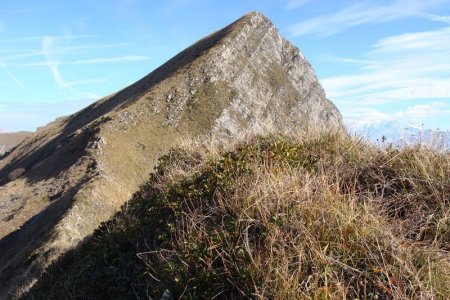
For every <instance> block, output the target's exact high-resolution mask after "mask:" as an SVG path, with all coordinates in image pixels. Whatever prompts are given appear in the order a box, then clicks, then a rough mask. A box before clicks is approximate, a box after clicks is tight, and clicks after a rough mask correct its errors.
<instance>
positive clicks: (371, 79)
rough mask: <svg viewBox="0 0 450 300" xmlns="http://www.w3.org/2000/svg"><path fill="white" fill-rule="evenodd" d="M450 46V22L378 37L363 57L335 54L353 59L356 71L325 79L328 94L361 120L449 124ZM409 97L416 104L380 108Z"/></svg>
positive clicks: (350, 117)
mask: <svg viewBox="0 0 450 300" xmlns="http://www.w3.org/2000/svg"><path fill="white" fill-rule="evenodd" d="M449 51H450V28H442V29H437V30H433V31H424V32H415V33H407V34H401V35H396V36H391V37H387V38H384V39H382V40H379V41H378V42H376V43H375V44H374V45H373V48H372V50H371V51H369V52H367V53H366V54H365V55H364V56H363V58H362V59H346V58H337V59H336V58H331V59H333V60H335V61H339V62H341V63H348V64H352V68H350V69H351V70H352V72H353V73H352V74H351V75H349V74H343V75H340V76H333V77H328V78H323V79H322V80H321V81H322V84H323V86H324V88H325V90H326V92H327V96H328V97H329V98H330V99H333V100H334V101H335V102H336V103H337V104H338V106H340V107H342V108H352V109H351V110H349V109H347V111H345V110H344V109H343V114H344V118H347V119H348V122H350V123H353V124H355V125H356V126H363V125H367V124H370V123H372V124H376V123H383V122H391V121H394V120H397V119H398V120H401V122H403V123H406V122H410V123H413V124H420V123H424V124H435V125H436V127H441V128H442V127H443V126H447V128H448V127H449V126H450V123H449V122H448V121H447V122H446V121H445V120H446V119H447V120H449V119H450V108H449V105H450V60H449V59H448V57H449V56H448V53H449ZM355 70H356V71H357V72H356V74H355V72H354V71H355ZM407 101H414V103H415V104H416V105H415V106H411V107H408V109H406V110H404V111H402V112H399V111H396V112H395V113H384V112H380V111H379V110H378V109H376V107H378V106H379V105H384V106H385V107H386V108H387V111H388V110H389V109H391V110H392V109H394V110H395V107H398V106H397V105H398V104H399V103H400V102H402V103H403V104H402V106H404V103H405V102H407ZM430 102H431V103H430ZM417 103H419V104H417ZM394 104H395V105H394ZM414 120H419V121H417V122H416V121H414ZM445 123H446V124H445ZM439 124H440V125H439ZM430 126H432V125H430ZM433 126H434V125H433Z"/></svg>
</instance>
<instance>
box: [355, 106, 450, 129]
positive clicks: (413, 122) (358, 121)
mask: <svg viewBox="0 0 450 300" xmlns="http://www.w3.org/2000/svg"><path fill="white" fill-rule="evenodd" d="M346 117H347V118H346V123H347V124H348V125H349V126H350V127H351V128H352V129H354V130H358V129H363V128H367V127H369V126H375V127H376V126H378V125H381V124H386V123H387V124H389V123H395V124H396V125H398V126H400V125H402V126H408V127H420V126H421V124H425V125H426V126H428V127H430V125H432V124H431V123H430V122H429V120H430V118H441V119H450V104H449V103H446V102H431V103H427V104H417V105H413V106H409V107H407V108H406V109H404V110H400V111H393V112H389V113H386V112H381V111H379V110H378V109H376V108H373V107H358V108H354V109H350V110H349V111H348V112H347V113H346Z"/></svg>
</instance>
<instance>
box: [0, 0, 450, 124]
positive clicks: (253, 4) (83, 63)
mask: <svg viewBox="0 0 450 300" xmlns="http://www.w3.org/2000/svg"><path fill="white" fill-rule="evenodd" d="M255 10H256V11H260V12H262V13H264V14H265V15H266V16H268V17H269V18H270V19H271V20H272V21H273V22H274V23H275V25H276V26H277V27H278V28H279V30H280V31H281V33H282V34H283V35H284V36H285V37H286V38H287V39H289V40H290V41H292V42H293V43H294V44H295V45H297V46H298V47H299V48H300V50H301V51H302V52H303V53H304V54H305V56H306V58H307V59H308V60H309V61H310V63H311V64H312V65H313V67H314V69H315V71H316V73H317V75H318V77H319V79H320V80H321V82H322V84H323V86H324V88H325V91H326V93H327V96H328V98H330V99H331V100H332V101H334V103H336V105H337V106H338V108H339V109H340V110H341V112H342V114H343V116H344V120H345V122H346V123H347V124H348V125H349V126H351V127H352V128H355V129H359V130H364V128H367V127H373V126H379V127H380V128H382V127H383V126H400V127H402V126H403V127H405V126H421V124H424V127H425V128H440V129H443V130H450V0H427V1H423V0H389V1H388V0H385V1H373V0H372V1H349V0H339V1H338V0H329V1H325V0H323V1H312V0H278V1H275V0H247V1H242V0H241V1H207V0H166V1H151V0H147V1H146V0H109V1H95V0H78V1H56V0H47V1H46V0H42V1H31V0H22V1H2V2H1V4H0V90H1V92H0V130H6V131H18V130H34V129H35V128H36V127H37V126H42V125H45V124H46V123H48V122H50V121H52V120H53V119H54V118H56V117H58V116H62V115H67V114H70V113H73V112H75V111H77V110H79V109H81V108H82V107H84V106H86V105H88V104H89V103H91V102H92V101H94V100H96V99H98V98H100V97H102V96H106V95H108V94H110V93H112V92H115V91H117V90H119V89H121V88H123V87H125V86H126V85H128V84H130V83H133V82H134V81H136V80H138V79H139V78H141V77H142V76H144V75H146V74H148V73H150V72H151V71H152V70H153V69H155V68H156V67H158V66H159V65H161V64H162V63H164V62H165V61H166V60H168V59H169V58H171V57H172V56H173V55H175V54H176V53H178V52H179V51H181V50H182V49H184V48H185V47H187V46H189V45H190V44H192V43H193V42H195V41H196V40H198V39H200V38H201V37H203V36H204V35H206V34H209V33H210V32H212V31H215V30H217V29H219V28H221V27H223V26H225V25H227V24H229V23H230V22H232V21H234V20H235V19H237V18H239V17H240V16H242V15H244V14H245V13H247V12H250V11H255Z"/></svg>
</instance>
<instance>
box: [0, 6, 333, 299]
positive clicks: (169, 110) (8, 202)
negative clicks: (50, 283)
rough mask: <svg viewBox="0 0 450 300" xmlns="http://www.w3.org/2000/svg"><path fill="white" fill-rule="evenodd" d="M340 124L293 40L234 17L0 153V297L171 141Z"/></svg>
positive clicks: (111, 203) (90, 220) (106, 207)
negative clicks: (122, 85) (118, 88)
mask: <svg viewBox="0 0 450 300" xmlns="http://www.w3.org/2000/svg"><path fill="white" fill-rule="evenodd" d="M340 124H341V117H340V114H339V112H338V110H337V109H336V107H335V106H334V105H333V104H332V103H331V102H330V101H328V100H327V99H326V97H325V93H324V91H323V89H322V87H321V86H320V84H319V82H318V80H317V78H316V76H315V74H314V72H313V70H312V68H311V66H310V65H309V63H308V62H307V61H306V60H305V58H304V57H303V55H302V54H301V53H300V52H299V50H298V49H297V48H296V47H295V46H293V45H292V44H290V43H289V42H288V41H286V40H285V39H284V38H282V37H281V36H280V35H279V33H278V32H277V30H276V28H275V27H274V26H273V24H272V23H271V22H270V21H269V20H268V19H267V18H265V17H264V16H263V15H261V14H259V13H251V14H248V15H246V16H244V17H243V18H241V19H239V20H238V21H236V22H234V23H233V24H231V25H229V26H227V27H225V28H224V29H222V30H220V31H218V32H216V33H213V34H211V35H209V36H207V37H205V38H204V39H202V40H200V41H199V42H197V43H195V44H194V45H192V46H191V47H189V48H187V49H186V50H184V51H182V52H181V53H180V54H178V55H177V56H175V57H174V58H172V59H171V60H169V61H168V62H167V63H165V64H164V65H163V66H161V67H160V68H158V69H156V70H155V71H153V72H152V73H150V74H149V75H148V76H146V77H144V78H143V79H141V80H139V81H138V82H136V83H135V84H133V85H131V86H129V87H127V88H125V89H123V90H121V91H119V92H118V93H116V94H113V95H110V96H108V97H106V98H104V99H101V100H99V101H98V102H96V103H94V104H92V105H90V106H88V107H87V108H85V109H83V110H82V111H80V112H78V113H76V114H74V115H72V116H69V117H65V118H61V119H58V120H56V121H55V122H53V123H51V124H49V125H48V126H47V127H45V128H43V129H41V130H40V131H39V132H37V133H36V134H35V135H33V136H32V137H31V138H29V139H27V140H25V141H24V142H23V143H21V144H20V145H19V146H18V147H17V148H16V149H15V150H14V151H13V152H11V153H10V154H9V155H7V156H6V157H5V158H3V160H1V161H0V168H1V169H0V182H2V185H3V186H2V187H1V193H0V214H1V215H0V216H1V217H2V219H1V222H2V224H1V225H2V226H0V228H1V229H0V237H3V238H2V240H1V241H0V287H1V290H0V295H6V293H8V292H9V293H16V292H18V291H19V289H26V287H27V286H29V285H30V284H32V283H33V282H34V280H35V278H37V277H38V276H39V274H40V273H41V272H42V269H43V267H45V266H46V265H48V263H49V262H51V261H52V260H53V259H55V258H56V257H58V256H59V255H60V254H61V253H64V252H65V251H67V250H68V249H70V248H72V247H74V246H76V245H77V244H78V243H79V242H80V241H82V240H83V239H84V238H85V237H86V236H88V235H89V234H91V233H92V231H93V230H94V229H95V228H96V227H97V226H98V224H99V223H100V222H101V221H105V220H107V219H108V218H109V217H110V216H111V215H112V214H113V213H114V212H116V211H117V210H118V208H119V207H120V205H121V204H123V203H124V201H126V200H127V199H128V198H129V197H130V196H131V195H132V193H133V192H135V191H136V190H137V189H138V187H139V185H140V184H142V183H143V182H144V180H145V178H146V176H147V174H148V173H149V171H150V170H151V169H152V168H153V167H154V166H155V164H156V162H157V158H158V157H159V156H161V155H162V154H164V153H166V152H167V151H168V149H169V148H171V147H173V146H176V145H177V144H179V143H180V142H181V141H182V140H183V139H189V138H192V137H195V136H198V135H203V134H208V135H212V136H215V137H217V138H223V139H227V138H236V137H239V136H240V135H245V134H249V133H263V132H267V131H276V132H283V133H289V132H291V131H294V132H299V131H302V130H305V129H306V128H307V127H310V126H313V127H335V126H340Z"/></svg>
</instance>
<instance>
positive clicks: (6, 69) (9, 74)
mask: <svg viewBox="0 0 450 300" xmlns="http://www.w3.org/2000/svg"><path fill="white" fill-rule="evenodd" d="M0 66H1V67H2V69H3V70H4V71H5V72H6V74H7V75H8V76H9V78H11V80H12V81H13V82H14V83H15V84H16V85H18V86H19V87H20V88H24V85H23V83H22V82H21V81H20V80H19V79H18V78H17V76H16V75H14V74H13V72H11V70H10V69H9V67H8V66H7V65H6V64H4V63H1V64H0Z"/></svg>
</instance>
